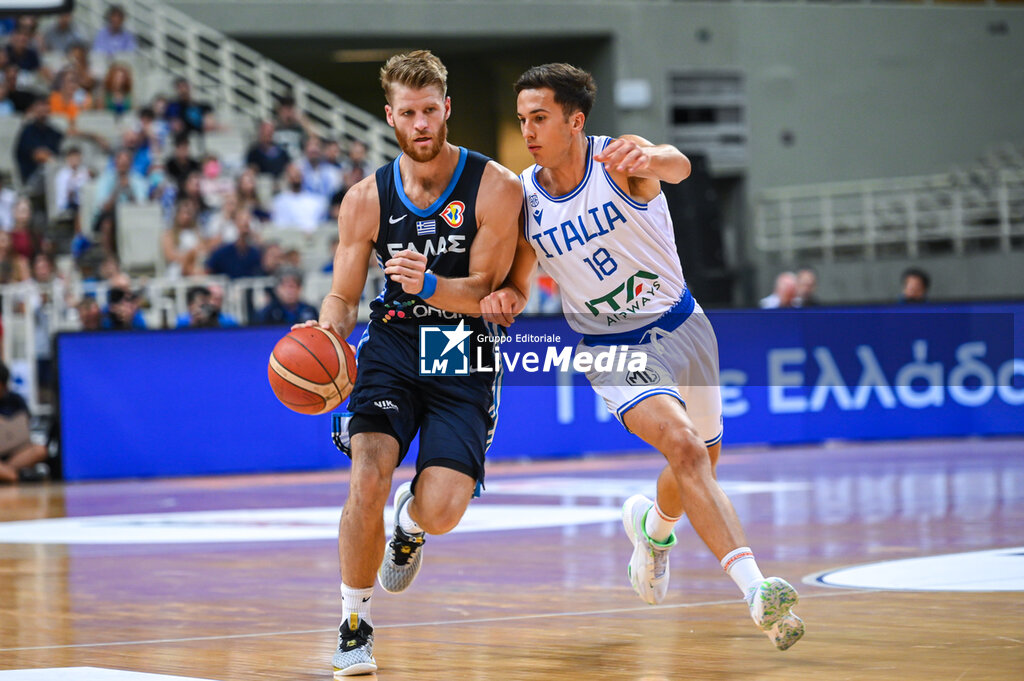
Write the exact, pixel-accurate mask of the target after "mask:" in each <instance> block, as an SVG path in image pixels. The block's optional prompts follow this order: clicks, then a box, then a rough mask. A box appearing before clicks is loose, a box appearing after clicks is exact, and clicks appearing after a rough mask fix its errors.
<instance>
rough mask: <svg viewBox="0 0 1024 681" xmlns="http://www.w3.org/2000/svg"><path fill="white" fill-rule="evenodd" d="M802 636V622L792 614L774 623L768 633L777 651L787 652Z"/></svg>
mask: <svg viewBox="0 0 1024 681" xmlns="http://www.w3.org/2000/svg"><path fill="white" fill-rule="evenodd" d="M803 635H804V621H803V620H802V619H800V618H799V617H797V616H796V615H794V614H793V613H792V612H791V613H789V614H788V615H786V616H785V617H783V618H782V619H780V620H779V621H778V622H776V623H775V626H774V627H772V630H771V632H769V637H770V638H771V640H772V643H774V644H775V647H776V648H778V649H779V650H789V649H790V648H791V647H792V646H793V644H794V643H796V642H797V641H799V640H800V639H801V638H803Z"/></svg>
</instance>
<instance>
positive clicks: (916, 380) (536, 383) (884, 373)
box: [58, 304, 1024, 480]
mask: <svg viewBox="0 0 1024 681" xmlns="http://www.w3.org/2000/svg"><path fill="white" fill-rule="evenodd" d="M708 318H709V320H710V321H711V323H712V324H713V326H714V328H715V332H716V334H717V337H718V343H719V352H720V358H721V390H722V406H723V416H724V428H725V438H724V439H725V444H726V446H729V445H730V444H750V443H797V442H818V441H823V440H827V439H889V438H912V437H935V436H964V435H999V434H1021V433H1024V410H1022V409H1021V407H1022V406H1024V337H1022V336H1021V335H1020V334H1018V333H1016V332H1017V331H1018V330H1019V329H1021V320H1024V304H1005V305H955V306H954V305H949V306H941V307H937V306H929V307H922V308H894V307H877V308H848V309H835V308H830V309H810V310H802V311H792V312H782V311H712V312H710V313H708ZM286 331H287V330H286V329H285V328H276V327H264V328H243V329H201V330H177V331H165V332H157V331H149V332H133V331H123V332H104V333H82V334H63V335H61V336H60V337H59V339H58V366H59V371H60V374H59V391H60V392H59V395H60V416H61V435H62V439H61V443H62V453H63V459H64V473H65V476H66V477H67V479H69V480H84V479H102V478H120V477H151V476H174V475H197V474H207V473H228V472H259V471H285V470H317V469H325V468H336V467H339V466H345V465H347V460H346V459H345V458H344V457H343V456H342V455H341V454H340V453H339V452H338V451H337V450H336V449H335V448H334V445H333V444H332V442H331V438H330V427H331V421H330V417H329V416H326V415H325V416H318V417H313V416H304V415H300V414H296V413H293V412H291V411H289V410H288V409H286V408H285V407H284V406H282V405H281V404H280V403H279V402H278V401H277V399H276V398H275V397H274V394H273V393H272V392H271V390H270V388H269V386H268V384H267V375H266V364H267V360H268V358H269V355H270V351H271V349H272V348H273V347H274V344H275V343H276V342H277V341H278V340H279V339H280V337H281V336H283V335H284V334H285V333H286ZM361 333H362V328H359V329H357V330H356V331H355V332H354V333H353V337H352V338H351V339H350V340H352V341H355V340H356V339H358V337H359V336H360V335H361ZM578 341H579V336H578V335H577V334H575V333H573V332H572V331H571V330H570V329H569V327H568V325H567V324H566V322H565V321H564V320H563V319H562V318H561V317H558V318H532V319H531V318H525V319H521V320H519V321H517V322H516V324H515V325H513V327H512V328H511V329H510V335H509V337H508V338H506V339H505V340H504V342H501V343H500V348H501V356H502V358H503V362H502V363H503V366H504V376H503V385H504V388H503V391H502V394H501V402H500V411H499V418H498V425H497V432H496V434H495V438H494V443H493V445H492V447H491V449H490V451H489V452H488V459H489V460H500V459H515V458H521V457H530V458H542V457H558V456H576V455H580V454H585V453H599V452H612V451H622V450H628V449H637V448H645V447H646V445H644V443H643V442H641V441H640V440H639V439H638V438H636V437H635V436H633V435H631V434H629V433H627V432H626V431H625V429H624V428H623V427H622V426H621V425H620V424H619V423H618V422H617V420H616V419H615V417H614V416H613V415H611V414H609V413H608V411H607V409H606V408H605V406H604V403H603V400H601V399H600V398H599V397H598V396H597V395H596V394H595V393H594V391H593V390H592V389H591V388H590V386H589V384H588V382H587V380H586V379H585V378H584V376H582V375H581V374H580V373H579V370H580V369H583V370H585V369H586V366H584V365H580V364H578V362H577V360H578V359H579V358H580V353H578V352H576V345H577V343H578ZM443 350H444V348H443V347H442V348H441V350H438V351H436V352H441V351H443ZM602 350H608V351H609V352H608V354H607V355H606V356H605V358H604V360H601V359H599V358H597V357H591V358H590V359H591V360H592V361H593V362H594V363H597V362H600V361H605V360H607V363H608V364H609V365H616V364H618V365H619V367H620V368H621V367H624V366H626V361H627V360H631V359H632V358H631V357H630V356H628V353H627V352H626V351H625V350H626V349H625V348H624V347H623V346H612V347H611V348H602ZM467 352H469V350H468V349H467ZM616 352H618V353H619V354H617V355H616V354H615V353H616ZM531 353H532V355H531ZM628 368H629V367H627V369H628ZM437 380H444V379H443V377H439V378H438V379H437ZM414 459H415V447H414V448H413V450H412V451H410V454H409V456H408V457H407V461H406V463H411V462H412V461H414Z"/></svg>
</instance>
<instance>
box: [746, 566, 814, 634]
mask: <svg viewBox="0 0 1024 681" xmlns="http://www.w3.org/2000/svg"><path fill="white" fill-rule="evenodd" d="M746 600H747V603H748V604H749V605H750V616H751V617H752V618H753V619H754V624H756V625H757V626H758V627H759V628H760V629H761V631H763V632H764V633H765V634H766V635H767V636H768V640H770V641H771V642H772V643H774V644H775V647H776V648H778V649H779V650H786V649H787V648H789V647H791V646H792V645H793V644H794V643H796V642H797V641H799V640H800V637H801V636H803V635H804V622H803V620H802V619H800V618H799V617H797V616H796V614H795V613H794V612H793V606H794V605H796V603H797V601H798V600H800V596H799V595H798V594H797V592H796V589H794V588H793V587H792V586H791V585H790V583H789V582H787V581H786V580H784V579H780V578H779V577H769V578H768V579H766V580H764V581H763V582H761V583H760V584H757V585H755V586H753V587H751V589H750V591H749V592H747V599H746Z"/></svg>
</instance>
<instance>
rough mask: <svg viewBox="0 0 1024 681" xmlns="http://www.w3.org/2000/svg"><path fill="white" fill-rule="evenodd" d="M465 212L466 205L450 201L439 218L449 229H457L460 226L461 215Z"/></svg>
mask: <svg viewBox="0 0 1024 681" xmlns="http://www.w3.org/2000/svg"><path fill="white" fill-rule="evenodd" d="M465 212H466V204H464V203H463V202H462V201H452V202H451V203H449V204H448V205H447V206H445V207H444V210H443V211H441V217H442V218H443V219H444V221H445V222H447V223H448V226H449V227H451V228H452V229H457V228H459V227H461V226H462V219H463V214H464V213H465Z"/></svg>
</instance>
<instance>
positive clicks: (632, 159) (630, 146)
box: [594, 138, 651, 175]
mask: <svg viewBox="0 0 1024 681" xmlns="http://www.w3.org/2000/svg"><path fill="white" fill-rule="evenodd" d="M594 160H595V161H598V162H600V163H603V164H604V165H605V167H606V168H607V169H608V170H612V171H618V172H620V173H626V174H627V175H636V174H637V173H639V172H643V171H644V170H647V169H648V168H649V167H650V166H651V159H650V158H649V157H648V156H647V153H646V152H645V151H644V149H643V147H641V146H640V145H638V144H637V143H636V142H633V141H632V140H625V139H621V138H620V139H614V140H612V141H611V142H609V143H608V145H607V146H606V147H605V148H604V149H602V150H601V151H599V152H597V153H596V154H594Z"/></svg>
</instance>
